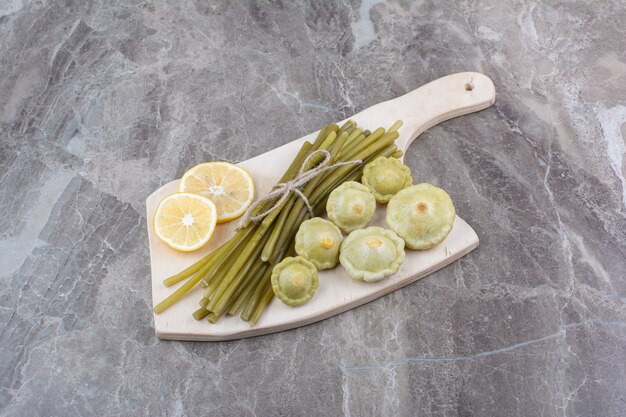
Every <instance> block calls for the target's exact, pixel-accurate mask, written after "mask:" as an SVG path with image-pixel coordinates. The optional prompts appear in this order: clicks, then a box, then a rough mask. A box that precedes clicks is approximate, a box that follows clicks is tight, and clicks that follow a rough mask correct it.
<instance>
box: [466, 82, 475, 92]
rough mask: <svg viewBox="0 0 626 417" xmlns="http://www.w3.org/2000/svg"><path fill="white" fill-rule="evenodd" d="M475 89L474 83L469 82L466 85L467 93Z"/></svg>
mask: <svg viewBox="0 0 626 417" xmlns="http://www.w3.org/2000/svg"><path fill="white" fill-rule="evenodd" d="M473 89H474V83H473V82H472V81H469V82H467V83H465V91H472V90H473Z"/></svg>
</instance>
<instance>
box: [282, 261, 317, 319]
mask: <svg viewBox="0 0 626 417" xmlns="http://www.w3.org/2000/svg"><path fill="white" fill-rule="evenodd" d="M317 285H318V278H317V269H315V265H313V264H312V263H311V262H309V261H307V260H306V259H305V258H303V257H302V256H296V257H287V258H285V259H283V260H282V261H281V262H280V263H279V264H278V265H276V266H275V267H274V270H273V271H272V289H273V290H274V294H275V295H276V297H278V298H279V299H280V300H281V301H282V302H283V303H285V304H287V305H289V306H292V307H297V306H301V305H302V304H305V303H306V302H307V301H309V300H310V299H311V298H312V297H313V295H314V294H315V291H317Z"/></svg>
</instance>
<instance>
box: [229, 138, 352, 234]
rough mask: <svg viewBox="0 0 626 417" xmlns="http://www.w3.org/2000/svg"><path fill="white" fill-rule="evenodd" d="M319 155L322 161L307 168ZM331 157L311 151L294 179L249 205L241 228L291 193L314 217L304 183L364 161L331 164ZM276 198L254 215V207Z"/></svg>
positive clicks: (281, 184)
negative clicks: (327, 172) (342, 167)
mask: <svg viewBox="0 0 626 417" xmlns="http://www.w3.org/2000/svg"><path fill="white" fill-rule="evenodd" d="M317 155H322V156H323V159H322V161H321V162H320V163H319V164H317V165H316V166H315V167H313V168H311V169H309V170H306V167H307V165H308V164H309V162H311V159H313V158H314V157H315V156H317ZM331 159H332V156H331V154H330V152H328V151H327V150H324V149H318V150H316V151H313V152H311V153H310V154H309V155H308V156H307V157H306V159H305V160H304V161H303V162H302V166H301V167H300V170H299V171H298V175H296V177H295V178H294V179H292V180H291V181H287V182H283V183H279V184H277V185H276V186H275V187H274V189H273V190H272V191H271V192H270V193H269V194H267V195H266V196H265V197H263V198H260V199H258V200H257V201H255V202H254V203H252V204H251V205H250V207H248V209H247V210H246V212H245V213H244V215H243V218H242V220H241V223H240V225H239V228H240V229H241V228H243V227H244V226H245V225H246V224H248V222H258V221H260V220H263V218H265V216H267V215H268V214H270V213H271V212H273V211H274V210H277V209H278V208H280V207H281V205H282V204H283V203H284V202H285V200H286V199H287V198H289V196H290V195H291V193H294V194H296V195H297V196H298V197H299V198H300V199H302V201H303V202H304V204H305V205H306V208H307V210H308V211H309V214H310V215H311V217H313V216H314V215H313V207H311V203H309V200H308V199H307V198H306V196H305V195H304V193H303V192H302V191H301V190H300V187H302V186H303V185H305V184H306V183H307V182H309V181H310V180H312V179H313V178H315V177H317V176H318V175H320V174H323V173H324V172H326V171H329V170H331V169H335V168H338V167H341V166H344V165H356V164H360V163H362V162H363V161H362V160H360V159H355V160H353V161H344V162H337V163H334V164H332V165H331V164H330V161H331ZM274 199H276V202H275V203H274V204H273V205H272V206H270V207H269V208H268V209H267V210H265V211H264V212H262V213H259V214H255V215H252V212H253V211H254V209H256V208H257V207H259V206H260V205H261V204H263V203H265V202H267V201H271V200H274Z"/></svg>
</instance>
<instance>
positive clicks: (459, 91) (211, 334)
mask: <svg viewBox="0 0 626 417" xmlns="http://www.w3.org/2000/svg"><path fill="white" fill-rule="evenodd" d="M494 101H495V88H494V85H493V83H492V82H491V80H490V79H489V78H488V77H486V76H485V75H482V74H479V73H475V72H465V73H458V74H453V75H449V76H447V77H443V78H440V79H438V80H435V81H433V82H431V83H428V84H426V85H424V86H422V87H420V88H418V89H416V90H413V91H411V92H410V93H408V94H405V95H404V96H401V97H398V98H396V99H394V100H390V101H386V102H383V103H380V104H377V105H375V106H372V107H370V108H368V109H366V110H364V111H362V112H361V113H359V114H357V115H355V116H354V117H351V118H350V119H352V120H354V121H356V122H357V123H358V124H359V126H361V127H363V128H370V129H375V128H377V127H379V126H383V127H389V126H391V124H393V123H394V122H395V121H396V120H398V119H402V120H404V122H405V124H404V125H403V126H402V128H400V130H399V133H400V137H399V138H398V140H397V141H396V144H397V145H398V147H399V148H400V149H403V150H406V149H407V148H408V146H409V145H410V143H411V142H412V141H413V140H414V139H415V138H416V137H417V136H418V135H419V134H420V133H422V132H423V131H424V130H426V129H428V128H429V127H431V126H434V125H435V124H437V123H440V122H442V121H444V120H448V119H450V118H453V117H456V116H461V115H464V114H468V113H471V112H474V111H478V110H482V109H484V108H487V107H489V106H490V105H491V104H493V103H494ZM316 133H317V132H314V133H312V134H310V135H307V136H305V137H304V138H301V139H298V140H296V141H293V142H291V143H288V144H286V145H284V146H281V147H279V148H276V149H274V150H272V151H270V152H267V153H265V154H263V155H259V156H257V157H255V158H252V159H249V160H247V161H245V162H242V163H241V164H240V165H241V166H243V167H244V168H246V169H247V170H248V171H249V172H250V173H251V174H252V177H253V178H254V181H255V186H256V190H257V197H258V196H261V195H264V194H265V193H267V192H268V191H269V190H270V189H271V187H272V186H273V185H274V184H275V183H276V181H277V180H278V178H279V177H280V176H281V175H282V173H283V172H284V171H285V169H287V167H288V166H289V164H290V162H291V161H292V160H293V157H294V156H295V154H296V153H297V151H298V149H299V148H300V146H301V144H302V143H303V142H304V141H305V140H313V139H314V138H315V135H316ZM468 140H471V138H470V139H468ZM441 146H445V143H442V144H441ZM416 180H418V181H419V178H416ZM177 187H178V180H176V181H172V182H170V183H168V184H166V185H164V186H163V187H161V188H159V189H158V190H157V191H155V192H154V193H153V194H152V195H150V196H149V197H148V199H147V200H146V210H147V220H148V237H149V242H150V262H151V268H152V300H153V305H156V304H158V303H159V302H160V301H161V300H163V299H164V298H165V297H167V296H168V295H169V294H170V293H171V292H172V291H173V290H175V289H176V288H177V286H175V287H170V288H166V287H165V286H164V285H163V280H164V279H165V278H167V277H168V276H171V275H173V274H175V273H177V272H179V271H181V270H182V269H184V268H185V267H187V266H189V265H191V264H192V263H194V262H195V261H196V260H198V259H200V258H201V257H202V256H204V255H205V254H207V253H209V252H210V251H212V250H213V249H215V248H216V247H218V246H219V245H221V244H222V243H223V242H224V241H225V240H226V239H228V238H229V237H230V236H232V234H233V233H234V229H235V227H236V226H237V222H236V221H235V222H230V223H226V224H224V225H220V226H218V227H217V230H216V231H215V234H214V235H213V238H212V239H211V242H210V243H209V244H208V245H207V246H206V247H205V248H202V249H201V250H198V251H196V252H193V253H182V252H177V251H175V250H173V249H171V248H169V247H168V246H167V245H165V244H164V243H162V242H161V241H160V240H159V239H158V238H157V237H156V236H155V235H154V233H153V230H152V221H153V217H154V212H155V209H156V206H157V205H158V203H159V201H161V199H162V198H163V197H165V196H167V195H169V194H172V193H174V192H176V191H177ZM452 198H453V199H454V196H452ZM457 214H462V213H457ZM384 216H385V206H382V205H379V207H378V209H377V212H376V216H375V218H374V220H373V222H372V225H380V226H384ZM477 246H478V236H476V233H475V232H474V231H473V230H472V228H471V227H470V226H469V225H468V224H467V223H466V222H465V221H463V220H462V219H461V218H460V217H458V216H457V218H456V221H455V223H454V227H453V229H452V231H451V232H450V235H449V236H448V237H447V238H446V240H445V241H444V242H442V243H441V244H440V245H438V246H437V247H435V248H433V249H431V250H428V251H422V252H418V251H411V250H407V253H406V258H405V261H404V263H403V264H402V267H401V268H400V271H398V273H396V274H395V275H394V276H392V277H390V278H387V279H386V280H384V281H381V282H378V283H363V282H359V281H354V280H352V279H351V278H350V277H349V276H348V275H347V274H346V273H345V272H344V270H343V269H342V267H341V266H338V267H337V268H335V269H333V270H330V271H328V270H326V271H321V272H320V273H319V289H318V291H317V293H316V294H315V296H314V297H313V299H312V300H311V301H309V302H308V303H307V304H305V305H304V306H301V307H297V308H292V307H288V306H286V305H284V304H283V303H281V302H280V301H279V300H277V299H274V300H273V301H272V302H271V304H270V305H269V307H268V308H267V310H266V311H265V312H264V314H263V316H262V317H261V320H260V321H259V323H258V324H257V325H256V326H255V327H250V326H249V325H248V323H246V322H244V321H242V320H241V319H240V318H239V316H233V317H223V318H222V319H220V320H219V321H218V322H217V324H210V323H208V322H207V321H206V320H200V321H196V320H194V319H193V317H192V316H191V314H192V313H193V312H194V311H195V310H196V309H197V308H198V301H199V299H200V298H201V297H202V295H201V294H202V289H201V288H195V289H194V290H192V291H190V292H189V293H188V294H187V295H186V296H185V297H184V298H183V299H181V300H180V301H179V302H178V303H176V304H175V305H174V306H172V307H171V308H169V309H168V310H166V311H165V312H163V313H161V314H155V315H154V327H155V331H156V334H157V336H158V337H159V338H161V339H175V340H206V341H218V340H230V339H239V338H244V337H250V336H257V335H262V334H267V333H273V332H278V331H283V330H287V329H292V328H295V327H299V326H304V325H306V324H310V323H314V322H316V321H319V320H323V319H326V318H328V317H331V316H334V315H336V314H339V313H342V312H344V311H347V310H350V309H352V308H354V307H357V306H359V305H361V304H365V303H367V302H369V301H372V300H375V299H376V298H378V297H381V296H383V295H385V294H389V293H390V292H392V291H395V290H397V289H399V288H402V287H404V286H406V285H408V284H410V283H412V282H415V281H417V280H418V279H420V278H423V277H425V276H426V275H428V274H430V273H431V272H434V271H436V270H438V269H440V268H443V267H444V266H446V265H448V264H450V263H451V262H454V261H455V260H457V259H459V258H460V257H462V256H463V255H465V254H467V253H468V252H470V251H471V250H473V249H474V248H476V247H477ZM179 285H182V283H181V284H179Z"/></svg>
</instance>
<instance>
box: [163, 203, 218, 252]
mask: <svg viewBox="0 0 626 417" xmlns="http://www.w3.org/2000/svg"><path fill="white" fill-rule="evenodd" d="M216 222H217V209H216V208H215V204H213V202H212V201H211V200H209V199H208V198H206V197H202V196H200V195H196V194H189V193H177V194H172V195H170V196H167V197H165V198H164V199H163V200H161V202H160V203H159V206H158V207H157V209H156V214H155V215H154V233H156V235H157V236H158V237H159V239H161V240H162V241H163V242H165V243H166V244H167V245H168V246H170V247H172V248H173V249H176V250H180V251H185V252H189V251H192V250H196V249H199V248H201V247H202V246H203V245H204V244H205V243H207V242H208V241H209V239H211V235H213V231H214V230H215V224H216Z"/></svg>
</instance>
